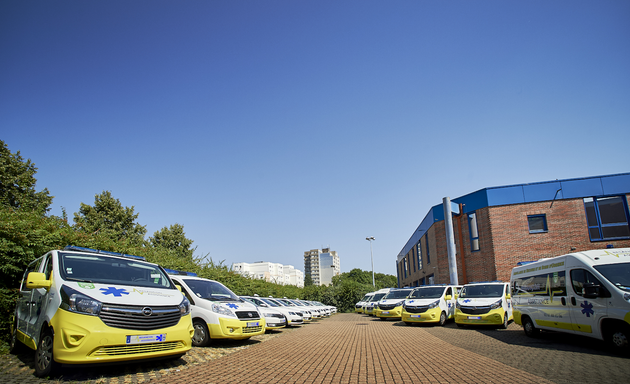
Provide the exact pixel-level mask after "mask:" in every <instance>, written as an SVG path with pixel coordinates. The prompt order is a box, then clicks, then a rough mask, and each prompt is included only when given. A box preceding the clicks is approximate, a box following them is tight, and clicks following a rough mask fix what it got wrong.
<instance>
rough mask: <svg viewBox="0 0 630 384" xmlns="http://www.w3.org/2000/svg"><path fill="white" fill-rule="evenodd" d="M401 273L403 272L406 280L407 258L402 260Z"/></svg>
mask: <svg viewBox="0 0 630 384" xmlns="http://www.w3.org/2000/svg"><path fill="white" fill-rule="evenodd" d="M403 271H404V272H405V279H406V278H407V258H406V257H405V258H404V259H403Z"/></svg>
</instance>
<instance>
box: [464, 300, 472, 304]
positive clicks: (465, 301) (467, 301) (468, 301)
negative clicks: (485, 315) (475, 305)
mask: <svg viewBox="0 0 630 384" xmlns="http://www.w3.org/2000/svg"><path fill="white" fill-rule="evenodd" d="M471 301H472V300H470V299H466V300H464V303H470V302H471Z"/></svg>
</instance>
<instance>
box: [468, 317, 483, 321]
mask: <svg viewBox="0 0 630 384" xmlns="http://www.w3.org/2000/svg"><path fill="white" fill-rule="evenodd" d="M468 320H481V316H468Z"/></svg>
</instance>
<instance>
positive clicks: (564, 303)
mask: <svg viewBox="0 0 630 384" xmlns="http://www.w3.org/2000/svg"><path fill="white" fill-rule="evenodd" d="M560 302H561V303H562V305H567V301H566V300H565V299H564V297H563V298H561V299H560Z"/></svg>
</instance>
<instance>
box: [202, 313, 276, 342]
mask: <svg viewBox="0 0 630 384" xmlns="http://www.w3.org/2000/svg"><path fill="white" fill-rule="evenodd" d="M208 330H209V331H210V338H211V339H233V340H243V339H249V338H250V337H252V336H258V335H262V334H263V333H265V319H264V318H262V317H261V318H260V319H257V320H251V321H243V320H238V319H234V318H227V317H219V324H208Z"/></svg>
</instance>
